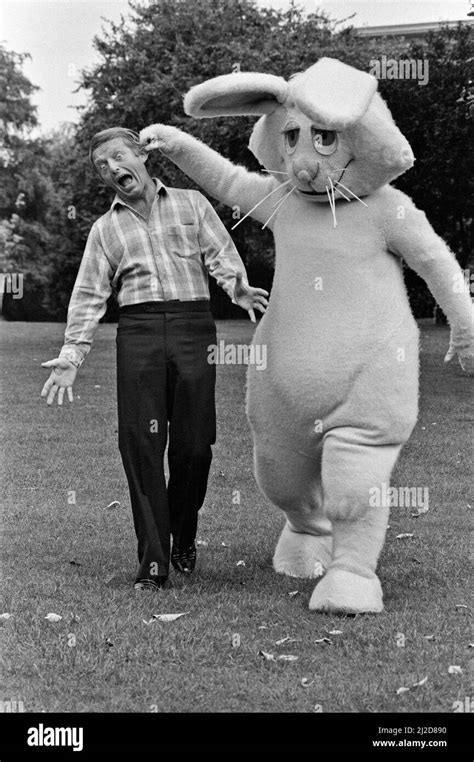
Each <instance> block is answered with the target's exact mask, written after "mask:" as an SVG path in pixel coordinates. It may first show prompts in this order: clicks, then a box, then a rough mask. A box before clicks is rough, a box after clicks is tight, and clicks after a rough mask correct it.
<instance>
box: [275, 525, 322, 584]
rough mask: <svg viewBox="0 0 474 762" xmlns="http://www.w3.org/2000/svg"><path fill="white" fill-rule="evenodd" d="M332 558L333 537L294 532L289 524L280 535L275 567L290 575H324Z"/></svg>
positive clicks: (280, 571) (281, 572)
mask: <svg viewBox="0 0 474 762" xmlns="http://www.w3.org/2000/svg"><path fill="white" fill-rule="evenodd" d="M331 559H332V537H331V536H330V535H322V536H316V535H313V534H303V533H302V532H294V531H293V530H292V529H291V528H290V526H289V525H288V524H286V525H285V527H284V529H283V532H282V533H281V535H280V539H279V540H278V543H277V546H276V548H275V554H274V556H273V568H274V569H275V571H276V572H278V573H279V574H288V575H289V576H290V577H313V578H316V577H322V575H323V574H324V572H325V571H326V569H327V568H328V566H329V564H330V563H331Z"/></svg>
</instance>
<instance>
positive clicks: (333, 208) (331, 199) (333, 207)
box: [326, 183, 337, 227]
mask: <svg viewBox="0 0 474 762" xmlns="http://www.w3.org/2000/svg"><path fill="white" fill-rule="evenodd" d="M331 188H332V183H331ZM326 193H327V194H328V201H329V206H330V207H331V212H332V218H333V220H334V227H337V219H336V204H335V201H334V189H332V193H331V192H330V191H329V188H328V186H327V185H326Z"/></svg>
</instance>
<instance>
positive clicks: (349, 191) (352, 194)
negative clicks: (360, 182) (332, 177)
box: [336, 180, 367, 206]
mask: <svg viewBox="0 0 474 762" xmlns="http://www.w3.org/2000/svg"><path fill="white" fill-rule="evenodd" d="M336 185H342V187H343V188H344V190H346V191H347V192H348V193H350V194H351V196H354V198H356V199H357V201H360V203H361V204H364V206H367V204H366V203H365V201H362V199H361V198H359V196H356V194H355V193H354V192H353V191H351V189H350V188H346V186H345V185H344V184H343V183H341V181H340V180H336Z"/></svg>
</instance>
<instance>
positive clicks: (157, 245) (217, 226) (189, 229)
mask: <svg viewBox="0 0 474 762" xmlns="http://www.w3.org/2000/svg"><path fill="white" fill-rule="evenodd" d="M154 182H155V183H156V186H157V189H156V195H155V200H154V202H153V206H152V208H151V213H150V219H149V221H148V223H147V222H146V221H145V219H144V218H143V217H142V216H141V215H139V214H137V213H136V212H134V211H133V210H132V209H131V207H129V206H128V205H127V204H126V203H125V202H124V201H122V200H121V199H120V198H119V197H118V196H116V197H115V198H114V201H113V203H112V206H111V207H110V209H109V211H108V212H106V214H104V215H103V216H102V217H100V218H99V219H98V220H96V222H94V224H93V226H92V228H91V231H90V233H89V237H88V239H87V244H86V248H85V251H84V255H83V257H82V261H81V265H80V268H79V272H78V274H77V278H76V282H75V284H74V289H73V292H72V295H71V299H70V302H69V309H68V316H67V327H66V332H65V343H64V345H63V347H62V349H61V352H60V357H66V358H67V359H69V360H71V361H72V362H74V364H75V365H80V364H81V363H82V362H83V360H84V358H85V356H86V355H87V354H88V352H89V351H90V348H91V344H92V341H93V337H94V334H95V331H96V329H97V326H98V323H99V320H100V319H101V317H103V315H104V313H105V311H106V307H107V304H106V303H107V299H108V297H109V296H110V294H111V293H112V288H113V287H115V288H116V290H117V301H118V304H119V307H123V306H125V305H130V304H138V303H140V302H153V301H168V300H171V299H179V300H180V301H189V300H196V299H209V282H208V273H210V274H211V275H212V276H213V277H214V278H215V279H216V280H217V283H218V284H219V286H221V287H222V288H223V289H224V290H225V291H226V292H227V293H228V294H229V296H230V298H231V299H233V295H234V285H235V274H236V271H237V270H240V271H241V272H242V274H243V276H244V278H245V276H246V272H245V267H244V264H243V262H242V260H241V258H240V256H239V254H238V252H237V249H236V248H235V246H234V244H233V241H232V239H231V237H230V235H229V233H228V232H227V230H226V228H225V227H224V225H223V224H222V222H221V220H220V219H219V217H218V216H217V214H216V212H215V211H214V208H213V207H212V206H211V204H210V203H209V201H207V199H206V198H204V196H203V195H202V194H201V193H199V191H193V190H181V189H178V188H166V187H165V186H164V185H163V183H161V182H160V181H159V180H156V179H155V180H154Z"/></svg>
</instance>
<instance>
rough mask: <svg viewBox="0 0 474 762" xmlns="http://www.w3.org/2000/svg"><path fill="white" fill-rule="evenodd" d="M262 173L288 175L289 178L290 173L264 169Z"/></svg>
mask: <svg viewBox="0 0 474 762" xmlns="http://www.w3.org/2000/svg"><path fill="white" fill-rule="evenodd" d="M262 172H267V173H270V174H272V175H286V176H287V177H288V172H280V171H279V170H278V169H262Z"/></svg>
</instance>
